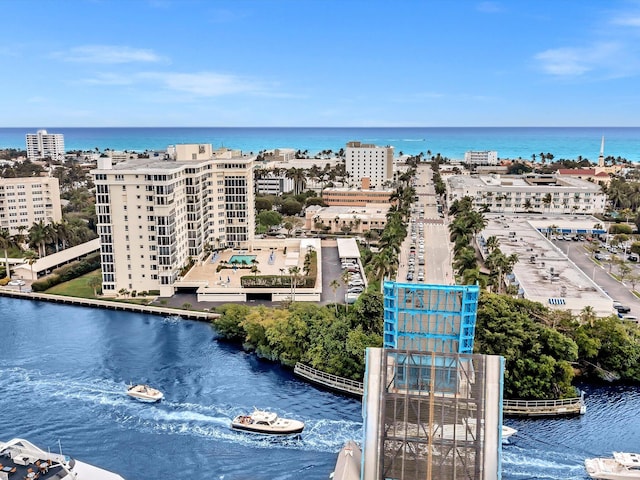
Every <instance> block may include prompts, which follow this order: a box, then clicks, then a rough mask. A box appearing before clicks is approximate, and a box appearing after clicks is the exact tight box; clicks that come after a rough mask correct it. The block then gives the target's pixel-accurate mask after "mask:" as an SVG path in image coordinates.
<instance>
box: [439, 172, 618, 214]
mask: <svg viewBox="0 0 640 480" xmlns="http://www.w3.org/2000/svg"><path fill="white" fill-rule="evenodd" d="M446 181H447V183H448V199H449V204H451V202H453V201H454V200H459V199H462V198H463V197H471V198H472V199H473V205H474V206H475V207H477V208H479V209H480V208H483V207H484V208H488V209H489V211H491V212H498V213H515V212H528V211H532V212H535V211H537V212H546V213H554V214H558V213H575V214H594V213H603V212H604V211H605V208H606V203H607V196H606V194H605V193H604V192H603V191H602V188H601V187H600V185H597V184H594V183H591V182H587V181H584V180H580V179H577V178H570V177H564V176H562V177H560V176H556V175H532V174H530V175H472V176H466V175H455V176H450V177H448V178H446Z"/></svg>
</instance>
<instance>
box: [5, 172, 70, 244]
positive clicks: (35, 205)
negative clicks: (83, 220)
mask: <svg viewBox="0 0 640 480" xmlns="http://www.w3.org/2000/svg"><path fill="white" fill-rule="evenodd" d="M60 220H62V208H61V207H60V186H59V183H58V179H57V178H55V177H24V178H3V179H2V180H1V181H0V228H6V229H8V230H9V233H10V234H11V235H16V234H19V233H20V230H23V233H25V234H26V232H27V231H28V229H29V228H31V226H32V225H33V224H34V223H39V222H42V223H44V224H45V225H49V224H51V223H55V222H59V221H60Z"/></svg>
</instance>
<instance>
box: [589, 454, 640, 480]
mask: <svg viewBox="0 0 640 480" xmlns="http://www.w3.org/2000/svg"><path fill="white" fill-rule="evenodd" d="M584 466H585V468H586V469H587V473H588V474H589V476H590V477H591V478H596V479H599V480H638V479H640V453H625V452H613V458H587V459H586V460H585V461H584Z"/></svg>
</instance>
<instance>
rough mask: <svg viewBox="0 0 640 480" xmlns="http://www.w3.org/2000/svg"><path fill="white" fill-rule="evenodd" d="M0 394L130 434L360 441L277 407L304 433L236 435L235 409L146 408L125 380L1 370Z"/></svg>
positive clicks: (253, 441) (335, 443) (318, 445)
mask: <svg viewBox="0 0 640 480" xmlns="http://www.w3.org/2000/svg"><path fill="white" fill-rule="evenodd" d="M0 390H1V391H3V394H5V395H11V396H15V398H16V400H18V399H24V398H43V397H46V398H48V399H49V401H50V402H52V403H60V404H65V405H67V406H68V405H69V404H70V403H71V404H73V405H74V408H77V410H79V411H80V410H85V411H86V416H90V417H91V418H93V419H94V420H96V419H102V420H103V421H107V422H115V423H117V424H120V425H121V426H123V427H124V428H127V429H131V430H137V431H141V432H145V433H162V434H171V435H188V436H192V437H201V438H211V439H216V440H222V441H225V442H229V443H235V444H243V445H247V446H253V447H258V448H285V449H295V450H305V451H318V452H336V451H338V450H339V449H340V448H341V447H342V446H343V445H344V443H345V442H346V441H347V440H352V439H359V438H361V430H362V424H361V423H360V422H354V421H348V420H330V419H322V418H301V417H300V415H296V414H294V413H291V412H283V411H281V409H280V412H279V413H280V414H281V415H282V416H284V417H287V418H297V419H299V420H302V421H303V422H305V429H304V431H303V432H302V434H300V435H298V436H295V437H274V436H268V435H267V436H265V435H255V434H249V433H243V432H237V431H234V430H232V429H231V427H230V425H231V419H233V418H234V417H235V416H236V415H238V414H240V413H243V412H242V411H241V410H240V409H239V408H238V407H237V406H233V407H232V406H229V405H215V404H214V405H203V404H198V403H190V402H175V401H171V400H169V401H167V400H164V401H162V402H160V403H155V404H145V403H141V402H138V401H136V400H135V399H132V398H130V397H129V396H128V395H127V394H126V390H127V385H126V384H125V383H124V382H115V381H111V380H106V379H87V380H74V379H69V378H66V377H62V376H55V375H44V374H42V373H41V372H39V371H30V370H27V369H24V368H21V367H14V368H9V369H4V370H3V369H0ZM21 401H22V400H21Z"/></svg>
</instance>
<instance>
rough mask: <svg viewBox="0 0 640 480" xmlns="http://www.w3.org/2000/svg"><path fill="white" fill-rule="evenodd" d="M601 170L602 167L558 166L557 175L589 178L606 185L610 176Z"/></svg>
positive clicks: (582, 178)
mask: <svg viewBox="0 0 640 480" xmlns="http://www.w3.org/2000/svg"><path fill="white" fill-rule="evenodd" d="M603 170H604V169H602V168H560V169H558V175H559V176H564V177H572V178H579V179H581V180H589V181H592V182H594V183H598V182H603V183H604V184H605V185H608V184H609V182H610V181H611V177H610V176H609V174H608V173H607V172H605V171H603Z"/></svg>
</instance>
